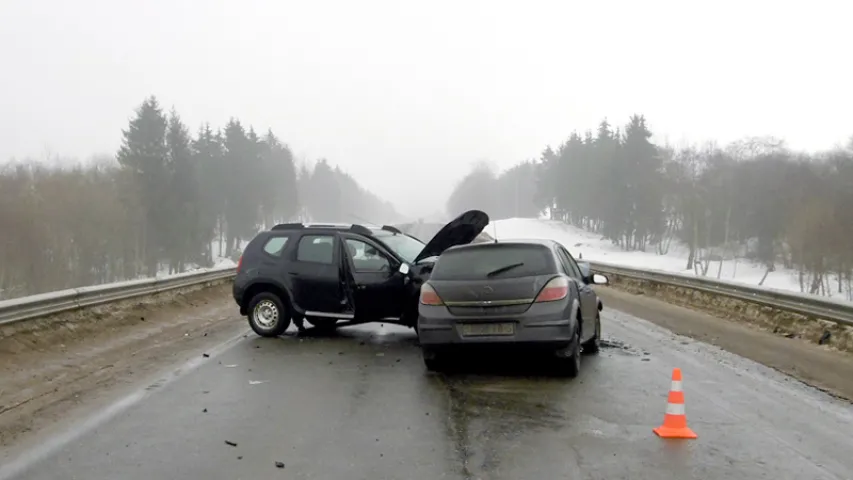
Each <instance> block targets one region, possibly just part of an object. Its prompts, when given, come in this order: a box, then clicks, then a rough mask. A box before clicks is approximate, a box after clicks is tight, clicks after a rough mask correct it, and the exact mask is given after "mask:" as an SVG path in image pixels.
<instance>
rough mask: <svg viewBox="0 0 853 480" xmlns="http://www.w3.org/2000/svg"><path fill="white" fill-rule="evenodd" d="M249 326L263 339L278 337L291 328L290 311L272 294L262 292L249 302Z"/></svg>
mask: <svg viewBox="0 0 853 480" xmlns="http://www.w3.org/2000/svg"><path fill="white" fill-rule="evenodd" d="M247 316H248V318H249V326H251V327H252V330H254V331H255V333H257V334H258V335H260V336H262V337H277V336H279V335H281V334H282V333H284V332H285V330H287V327H289V326H290V309H289V308H288V307H287V305H286V304H285V303H284V302H282V301H281V299H280V298H278V295H276V294H274V293H270V292H261V293H259V294H257V295H255V296H254V297H252V300H251V301H250V302H249V313H248V315H247Z"/></svg>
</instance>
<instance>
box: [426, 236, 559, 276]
mask: <svg viewBox="0 0 853 480" xmlns="http://www.w3.org/2000/svg"><path fill="white" fill-rule="evenodd" d="M554 271H555V265H554V259H553V257H552V255H551V252H550V251H549V250H548V248H547V247H544V246H541V245H507V244H504V245H501V244H491V245H488V246H486V245H484V246H477V247H474V248H464V249H461V250H451V251H447V252H444V253H443V254H442V255H441V257H439V259H438V262H437V263H436V264H435V268H434V269H433V272H432V275H430V279H432V280H484V279H487V278H494V279H501V278H518V277H529V276H533V275H543V274H548V273H554Z"/></svg>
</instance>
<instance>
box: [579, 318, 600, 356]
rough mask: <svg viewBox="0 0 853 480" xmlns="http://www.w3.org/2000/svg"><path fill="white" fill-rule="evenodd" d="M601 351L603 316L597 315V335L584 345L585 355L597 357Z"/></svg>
mask: <svg viewBox="0 0 853 480" xmlns="http://www.w3.org/2000/svg"><path fill="white" fill-rule="evenodd" d="M600 350H601V314H596V315H595V335H593V337H592V338H590V339H589V340H588V341H587V342H586V343H584V344H583V353H584V354H589V355H595V354H597V353H598V352H599V351H600Z"/></svg>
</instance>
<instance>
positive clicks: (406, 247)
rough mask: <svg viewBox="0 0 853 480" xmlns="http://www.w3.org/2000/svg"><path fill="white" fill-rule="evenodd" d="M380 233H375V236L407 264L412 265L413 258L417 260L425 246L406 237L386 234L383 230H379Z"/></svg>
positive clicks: (397, 234)
mask: <svg viewBox="0 0 853 480" xmlns="http://www.w3.org/2000/svg"><path fill="white" fill-rule="evenodd" d="M380 232H381V233H379V232H377V233H376V234H375V235H376V236H377V237H378V238H379V239H380V240H382V242H384V243H385V245H388V248H390V249H391V250H393V251H394V253H396V254H397V255H399V256H400V258H402V259H403V260H405V261H407V262H409V263H414V261H415V258H417V256H418V254H419V253H421V251H422V250H423V249H424V247H425V246H426V244H424V243H422V242H421V241H420V240H417V239H415V238H413V237H410V236H408V235H401V234H399V233H391V232H386V231H385V230H381V231H380Z"/></svg>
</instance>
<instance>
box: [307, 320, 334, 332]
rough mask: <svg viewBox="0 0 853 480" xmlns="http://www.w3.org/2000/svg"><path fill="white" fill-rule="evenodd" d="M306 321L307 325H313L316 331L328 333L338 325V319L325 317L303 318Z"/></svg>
mask: <svg viewBox="0 0 853 480" xmlns="http://www.w3.org/2000/svg"><path fill="white" fill-rule="evenodd" d="M305 319H306V320H308V323H310V324H311V325H313V326H314V327H315V328H317V329H318V330H322V331H326V332H330V331H332V330H334V329H335V327H336V326H337V324H338V319H336V318H325V317H305Z"/></svg>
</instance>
